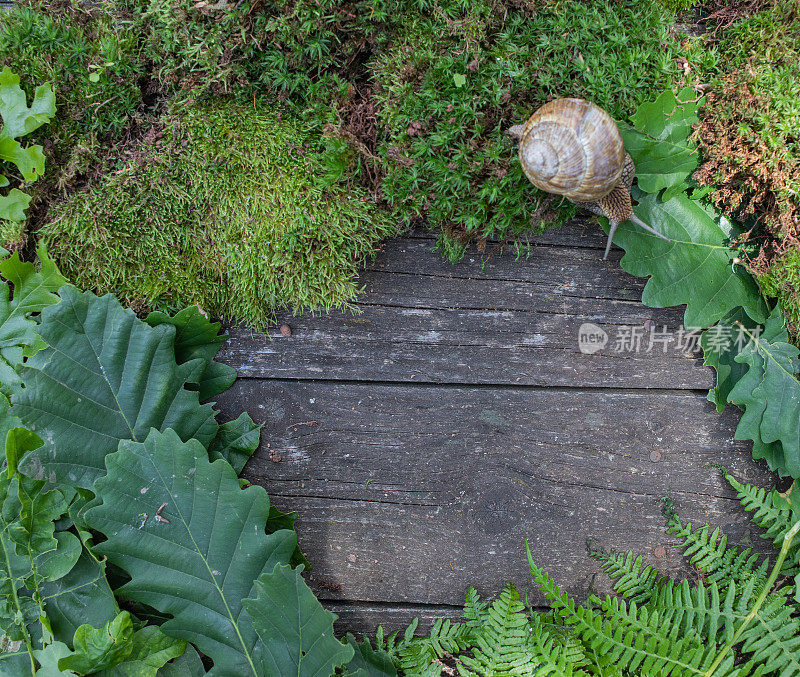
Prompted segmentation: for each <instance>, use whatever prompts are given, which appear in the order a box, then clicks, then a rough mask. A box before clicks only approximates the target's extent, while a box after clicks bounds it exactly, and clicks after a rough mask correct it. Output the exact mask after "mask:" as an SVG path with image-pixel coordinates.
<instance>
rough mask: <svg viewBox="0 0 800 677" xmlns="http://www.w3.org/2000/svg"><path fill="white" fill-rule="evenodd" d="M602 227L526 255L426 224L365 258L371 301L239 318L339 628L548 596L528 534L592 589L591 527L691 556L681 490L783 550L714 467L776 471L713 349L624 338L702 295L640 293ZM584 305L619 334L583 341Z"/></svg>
mask: <svg viewBox="0 0 800 677" xmlns="http://www.w3.org/2000/svg"><path fill="white" fill-rule="evenodd" d="M604 239H605V238H604V236H603V234H602V232H601V231H600V229H599V227H598V226H597V225H596V224H588V225H586V226H581V225H573V226H572V227H567V228H564V229H561V230H559V231H555V232H553V233H551V234H548V235H546V236H543V237H539V238H537V239H536V240H535V247H534V248H533V250H532V252H531V255H530V257H529V258H527V259H525V258H521V259H516V258H515V256H514V254H513V252H512V251H506V253H505V254H503V255H499V254H497V253H494V254H493V255H491V256H490V257H489V258H488V260H486V261H485V262H483V261H482V256H481V255H480V254H479V253H477V252H476V251H475V250H474V249H473V250H470V251H469V252H468V254H467V256H466V257H465V259H464V260H463V261H462V262H461V263H458V264H456V265H451V264H449V263H447V262H446V261H444V260H443V259H442V257H441V256H440V254H438V253H437V252H435V251H433V246H434V240H433V239H431V237H430V235H429V234H428V233H426V232H423V231H418V232H413V233H411V234H409V235H407V236H405V237H401V238H398V239H395V240H392V241H390V242H388V243H387V244H386V246H385V248H384V250H383V251H382V253H381V254H380V255H379V256H378V257H377V259H376V261H375V262H374V263H372V264H371V265H369V266H368V269H367V270H366V272H365V273H364V275H363V277H362V279H361V284H363V285H364V288H365V289H364V293H363V294H362V295H361V297H360V300H359V303H358V307H359V308H360V310H361V311H362V312H361V313H360V314H353V313H341V312H333V313H330V314H317V315H312V314H310V313H307V314H304V315H302V316H298V317H291V316H290V315H281V316H279V318H278V319H279V322H278V324H281V323H283V322H286V323H288V324H289V325H291V327H292V331H293V334H292V336H291V337H288V338H287V337H283V336H281V334H280V332H279V331H278V329H277V327H276V328H275V329H274V330H273V331H270V332H269V333H267V334H251V333H250V332H249V331H247V330H245V329H233V330H231V339H230V340H229V342H228V344H227V346H226V348H225V349H224V351H223V353H222V359H223V360H224V361H225V362H227V363H228V364H231V365H233V366H234V367H235V368H236V369H237V371H238V373H239V377H240V378H239V379H238V380H237V382H236V384H235V385H234V386H233V388H232V389H231V390H230V391H228V392H227V393H226V394H225V395H224V396H223V397H221V398H220V406H221V409H222V411H223V413H224V414H225V415H227V416H229V417H234V416H236V415H237V414H238V413H239V412H240V411H241V410H247V411H248V412H249V413H250V414H251V416H252V417H253V418H254V419H255V420H256V421H259V422H261V421H263V422H264V424H265V425H264V431H263V436H262V444H261V446H260V448H259V450H258V451H257V452H256V454H255V456H254V457H253V458H252V459H251V461H250V463H249V464H248V466H247V468H246V470H245V476H246V477H247V478H248V479H249V480H250V481H252V482H254V483H257V484H261V485H262V486H264V487H265V488H266V489H267V491H268V492H269V494H270V496H271V497H272V499H273V501H274V503H275V504H276V505H277V506H278V507H279V508H281V509H282V510H296V511H298V512H299V514H300V519H299V520H298V522H297V524H296V527H297V532H298V536H299V541H300V545H301V547H302V548H303V550H304V551H305V552H306V553H307V555H308V557H309V559H310V560H311V562H312V563H313V565H314V570H313V572H312V573H311V574H310V576H309V583H310V585H311V586H312V588H313V589H314V591H315V592H316V593H317V595H318V596H319V597H320V598H321V599H322V600H323V602H324V603H325V605H326V606H327V607H328V608H330V609H332V610H333V611H335V612H336V613H338V614H339V615H340V620H339V623H338V628H337V629H338V630H339V631H345V630H351V631H361V630H368V631H369V630H372V629H374V627H375V626H376V625H377V624H378V623H380V624H382V625H384V627H387V628H397V627H400V626H402V625H404V624H406V623H408V622H409V620H410V619H411V618H413V617H414V616H420V617H421V618H422V619H423V620H425V619H430V618H433V617H437V616H442V615H447V616H458V615H459V608H460V605H461V603H462V602H463V597H464V593H465V591H466V589H467V587H468V586H469V585H474V586H476V587H477V588H478V591H479V592H481V593H482V594H483V595H487V596H488V595H492V594H495V593H497V592H498V591H499V590H500V589H501V588H502V587H503V585H504V584H505V583H506V582H508V581H511V582H513V583H514V584H515V585H517V586H518V588H519V589H520V590H521V591H522V592H523V593H528V594H529V595H530V597H529V600H530V602H531V603H532V604H534V605H541V604H543V603H544V600H543V598H542V596H541V595H540V594H539V593H538V591H536V590H535V589H534V588H533V587H532V586H531V585H530V575H529V572H528V567H527V561H526V557H525V539H528V541H529V542H530V545H531V549H532V551H533V554H534V557H535V558H536V560H537V562H538V563H540V564H541V565H543V566H544V567H546V569H547V570H548V571H549V572H550V573H551V574H552V575H553V576H554V577H555V578H556V580H557V581H558V582H559V583H560V584H562V585H563V587H565V588H566V589H567V590H569V591H570V592H572V593H574V594H575V595H577V596H579V597H582V596H583V595H585V594H586V592H587V591H588V590H589V588H590V586H594V589H595V590H598V591H605V590H607V589H608V582H607V579H606V577H605V576H604V574H602V572H600V574H599V575H597V574H598V571H599V569H598V567H597V565H596V563H595V562H594V561H593V560H591V559H589V558H588V557H587V555H586V541H587V539H589V538H592V539H595V541H594V543H595V545H597V546H601V547H604V548H616V549H623V550H628V549H632V550H634V551H636V552H638V553H641V554H643V555H644V557H645V560H646V562H647V563H651V564H655V565H657V566H658V567H659V568H660V569H661V570H662V571H664V572H668V573H676V574H680V575H683V574H685V573H687V569H686V568H685V566H684V564H683V561H682V558H681V557H680V554H679V551H678V550H677V549H676V548H674V547H673V545H674V543H675V541H674V539H671V538H668V537H666V536H665V535H664V531H663V525H664V518H663V517H662V515H661V503H660V501H661V499H662V497H664V496H669V497H671V498H672V499H673V500H674V501H675V504H676V506H677V508H678V510H679V512H680V514H681V516H682V517H683V518H685V519H689V520H692V521H695V522H710V523H711V524H713V525H715V526H720V527H722V528H723V530H724V531H725V532H726V533H727V534H729V536H730V537H731V540H732V541H733V542H745V543H751V542H752V543H753V544H754V545H756V547H757V548H759V549H762V550H764V551H767V549H766V548H765V544H764V542H763V541H761V539H759V538H757V536H756V535H755V534H754V533H753V534H751V533H750V530H749V529H748V524H747V521H746V518H745V516H744V513H743V512H742V511H741V509H740V508H739V506H738V502H737V501H736V500H735V497H734V494H733V492H732V491H731V490H730V489H729V488H728V487H727V485H726V484H724V483H723V482H722V481H721V479H720V478H719V474H718V472H717V471H716V470H715V469H713V468H711V467H709V464H712V463H721V464H724V465H725V466H727V467H728V468H729V469H730V470H732V471H733V472H734V474H736V475H737V476H738V477H739V478H740V479H742V480H746V481H752V482H758V483H763V484H768V483H769V482H770V481H771V477H770V476H769V474H768V473H767V471H766V467H765V466H763V465H762V464H758V463H756V462H754V461H753V460H752V458H751V456H750V445H749V444H748V443H740V442H734V441H733V433H734V429H735V427H736V424H737V421H738V412H737V411H735V410H732V409H731V408H730V407H729V408H728V410H727V411H726V412H724V413H723V414H718V413H717V412H716V410H715V408H714V407H713V405H711V404H710V403H709V402H707V401H706V392H707V389H708V388H709V387H710V386H711V385H712V384H713V372H712V370H711V369H710V368H707V367H704V366H703V365H702V361H701V359H700V358H699V356H698V355H694V356H693V355H691V354H690V353H688V354H687V352H686V350H681V349H678V347H677V346H676V345H675V344H674V342H673V343H670V344H669V345H668V346H667V352H666V353H664V352H663V350H664V349H663V346H661V345H656V346H655V349H654V350H652V351H651V352H649V353H647V352H644V351H643V352H639V353H636V352H630V351H624V352H620V351H616V350H614V344H615V338H616V336H617V334H618V331H620V330H621V328H622V327H625V326H637V327H641V328H642V330H643V333H645V334H646V333H647V332H648V329H649V327H650V326H651V323H654V324H655V328H656V330H659V331H660V330H661V329H662V327H663V326H666V327H667V329H668V330H670V331H675V330H677V329H678V328H679V327H680V325H681V322H682V316H683V312H682V309H676V308H672V309H663V310H654V309H650V308H646V307H645V306H643V305H642V304H641V301H640V299H641V292H642V287H643V284H644V281H643V280H639V279H637V278H633V277H631V276H629V275H627V274H626V273H624V272H623V271H622V270H621V269H620V267H619V258H620V255H621V252H620V251H619V250H617V249H615V250H614V251H613V252H612V254H611V256H610V257H609V260H608V261H603V260H602V248H603V246H604ZM491 249H492V247H491V245H490V247H489V248H488V249H487V251H486V252H485V254H488V253H489V251H490V250H491ZM584 322H593V323H595V324H597V325H599V326H600V327H602V328H603V329H604V330H605V331H606V332H607V333H608V334H609V343H608V345H607V346H606V348H605V349H603V350H602V351H600V352H599V353H597V354H594V355H585V354H582V353H581V352H580V351H579V349H578V341H577V336H578V328H579V327H580V325H581V324H582V323H584ZM645 327H647V328H648V329H645ZM643 346H644V349H646V347H647V341H645V342H644V343H643ZM689 573H691V572H689Z"/></svg>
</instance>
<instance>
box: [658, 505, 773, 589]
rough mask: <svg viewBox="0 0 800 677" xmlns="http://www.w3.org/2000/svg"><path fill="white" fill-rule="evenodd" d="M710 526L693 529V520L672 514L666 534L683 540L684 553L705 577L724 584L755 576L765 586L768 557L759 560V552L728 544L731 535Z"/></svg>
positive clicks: (742, 581) (720, 584) (722, 585)
mask: <svg viewBox="0 0 800 677" xmlns="http://www.w3.org/2000/svg"><path fill="white" fill-rule="evenodd" d="M709 531H710V530H709V527H708V525H707V524H706V525H703V526H702V527H700V528H699V529H694V530H693V528H692V523H691V522H687V523H686V524H685V525H684V524H682V523H681V520H680V518H679V517H678V516H677V515H675V514H673V515H672V516H671V517H670V519H669V522H668V523H667V533H668V534H671V535H675V536H677V537H678V538H680V539H682V541H683V542H682V543H681V545H680V546H679V547H682V548H683V549H684V550H683V556H684V557H687V558H688V559H689V562H691V564H692V565H693V566H694V567H695V568H697V569H698V570H700V571H702V572H703V573H704V574H705V577H706V580H708V581H709V582H716V583H717V584H718V585H719V586H720V587H724V586H725V585H726V584H727V583H729V582H730V581H736V582H737V583H740V584H743V583H744V582H745V581H747V580H749V579H751V578H753V579H755V580H756V583H757V584H758V585H763V584H764V583H765V582H766V580H767V575H768V572H769V559H768V558H766V557H765V558H764V559H763V560H761V561H760V562H759V557H758V555H755V554H752V549H751V548H742V547H740V546H737V545H732V546H730V547H729V546H728V537H727V536H725V535H724V534H721V533H720V530H719V529H718V528H717V529H714V531H713V532H712V533H711V534H709Z"/></svg>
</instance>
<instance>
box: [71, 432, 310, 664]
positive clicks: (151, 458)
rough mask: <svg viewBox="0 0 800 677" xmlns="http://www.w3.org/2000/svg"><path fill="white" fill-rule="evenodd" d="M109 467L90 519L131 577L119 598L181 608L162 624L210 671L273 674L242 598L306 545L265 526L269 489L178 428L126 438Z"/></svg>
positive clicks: (104, 547)
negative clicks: (242, 478) (247, 482)
mask: <svg viewBox="0 0 800 677" xmlns="http://www.w3.org/2000/svg"><path fill="white" fill-rule="evenodd" d="M106 467H107V471H108V474H107V475H106V476H104V477H101V478H100V479H98V480H97V482H96V483H95V486H94V489H95V493H96V494H97V496H98V497H99V498H100V499H101V500H102V504H101V505H99V506H97V507H93V508H90V509H89V510H87V511H86V515H85V517H86V522H87V524H89V526H91V527H92V528H93V529H96V530H98V531H100V532H102V533H103V534H104V535H105V536H106V537H107V538H108V540H107V541H105V542H104V543H101V544H100V545H98V546H96V547H95V549H96V550H97V551H98V552H99V553H101V554H103V555H106V556H107V557H108V559H109V561H110V562H112V563H114V564H115V565H116V566H118V567H120V568H122V569H123V570H124V571H125V572H126V573H127V574H128V575H129V576H130V577H131V580H130V581H129V582H128V583H125V584H124V585H123V586H122V587H120V588H119V589H118V590H117V595H118V596H119V597H121V598H122V599H129V600H133V601H136V602H140V603H142V604H147V605H149V606H151V607H153V608H155V609H156V610H158V611H160V612H163V613H167V614H171V615H172V619H171V620H167V621H166V622H165V623H164V624H163V625H162V626H161V628H162V630H163V631H164V632H165V633H166V634H167V635H169V636H171V637H176V638H179V639H184V640H186V641H190V642H192V643H193V644H194V645H195V646H197V648H198V649H199V650H200V651H202V652H203V653H204V654H206V655H207V656H208V657H209V658H211V660H213V661H214V668H213V669H212V671H211V672H210V673H209V674H211V675H232V676H233V675H236V676H237V677H238V676H240V675H245V674H252V675H262V674H264V671H263V669H262V666H261V665H260V661H259V654H260V648H259V644H260V642H259V640H258V636H257V634H256V631H255V629H254V628H253V624H252V620H251V618H250V616H248V614H247V613H246V612H245V611H244V609H243V607H242V600H243V599H244V598H246V597H249V596H252V595H253V594H255V589H254V585H255V579H256V578H257V577H258V576H260V575H261V574H263V573H265V572H271V571H272V570H273V568H274V567H275V565H276V564H280V563H285V562H288V561H289V558H290V557H291V555H292V552H293V550H294V548H295V545H296V536H295V534H294V532H291V531H286V530H283V531H277V532H275V533H273V534H270V535H267V534H266V533H265V530H264V529H265V524H266V519H267V515H268V513H269V498H268V497H267V493H266V491H264V489H263V488H261V487H255V486H253V487H248V488H247V489H240V488H239V482H238V479H237V477H236V473H235V471H234V470H233V468H232V467H231V466H230V465H229V464H228V463H226V462H225V461H223V460H221V459H219V460H216V461H214V462H213V463H212V462H210V461H209V459H208V452H207V451H206V449H205V447H203V445H202V444H200V443H199V442H197V441H195V440H190V441H188V442H182V441H181V439H180V437H178V435H177V434H176V433H175V432H173V431H172V430H167V431H165V432H163V433H162V432H158V431H157V430H153V431H151V433H150V434H149V435H148V436H147V439H146V440H145V441H144V443H136V442H131V441H123V442H121V443H120V445H119V451H118V452H116V453H114V454H110V455H109V456H107V457H106ZM162 504H166V505H165V506H164V507H163V509H162V511H161V513H160V516H159V518H156V512H157V511H158V509H159V508H160V506H162ZM167 520H168V521H167Z"/></svg>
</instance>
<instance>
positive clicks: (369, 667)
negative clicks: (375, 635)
mask: <svg viewBox="0 0 800 677" xmlns="http://www.w3.org/2000/svg"><path fill="white" fill-rule="evenodd" d="M345 639H346V641H347V643H348V644H349V645H350V646H352V647H353V651H354V653H353V658H352V660H351V661H350V662H349V663H348V664H347V665H345V667H344V672H343V673H342V675H343V677H397V668H395V666H394V663H393V662H392V658H391V656H389V654H388V653H386V652H385V651H381V650H380V649H373V648H372V644H370V641H369V639H367V638H366V637H365V638H364V641H363V642H360V643H359V642H358V641H357V640H356V638H355V637H354V636H353V635H352V634H351V633H349V632H348V633H347V636H346V638H345Z"/></svg>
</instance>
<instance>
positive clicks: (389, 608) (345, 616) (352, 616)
mask: <svg viewBox="0 0 800 677" xmlns="http://www.w3.org/2000/svg"><path fill="white" fill-rule="evenodd" d="M308 578H309V579H310V580H311V582H312V584H313V581H314V574H313V573H312V574H309V575H308ZM324 605H325V608H327V609H329V610H330V611H333V613H335V614H336V615H337V616H338V617H339V618H338V620H336V621H334V624H333V629H334V631H335V632H336V636H337V637H342V636H344V635H345V634H346V633H348V632H352V633H353V634H354V635H355V636H356V638H357V639H358V640H359V641H361V634H362V633H366V634H367V636H368V637H369V638H370V640H371V641H372V642H373V645H374V641H375V631H376V630H377V629H378V626H379V625H380V626H381V627H382V628H383V629H384V630H385V631H386V632H392V631H394V630H405V628H407V627H408V626H409V624H410V623H411V621H413V620H414V619H415V618H416V619H418V620H419V625H418V626H417V634H420V633H422V632H426V631H427V630H429V629H430V627H431V625H433V624H434V622H436V621H437V620H438V619H439V618H449V619H451V620H453V621H463V620H464V617H463V615H462V613H461V612H462V608H461V607H460V606H458V607H456V606H442V605H439V606H436V605H432V604H369V603H364V602H337V601H330V600H329V601H325V602H324Z"/></svg>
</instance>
